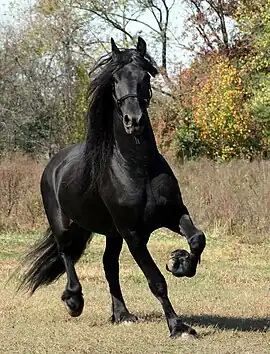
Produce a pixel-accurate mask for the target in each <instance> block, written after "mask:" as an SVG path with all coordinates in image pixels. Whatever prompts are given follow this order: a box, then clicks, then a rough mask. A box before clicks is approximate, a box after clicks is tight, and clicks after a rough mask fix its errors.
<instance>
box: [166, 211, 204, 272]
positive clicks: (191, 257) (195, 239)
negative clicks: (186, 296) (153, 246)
mask: <svg viewBox="0 0 270 354" xmlns="http://www.w3.org/2000/svg"><path fill="white" fill-rule="evenodd" d="M179 233H180V234H181V235H182V236H185V238H186V239H187V241H188V244H189V248H190V254H189V253H188V252H187V251H185V250H175V251H173V252H172V253H171V257H170V259H169V261H168V263H167V266H166V268H167V270H169V271H170V272H172V274H173V275H175V276H176V277H183V276H186V277H193V276H194V275H195V274H196V269H197V264H198V263H200V257H201V254H202V252H203V250H204V248H205V245H206V239H205V235H204V233H203V232H202V231H201V230H199V229H197V228H196V226H195V225H194V224H193V222H192V220H191V217H190V215H189V213H188V211H187V209H186V208H184V212H183V213H182V216H181V217H180V222H179Z"/></svg>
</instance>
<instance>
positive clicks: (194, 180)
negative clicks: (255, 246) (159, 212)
mask: <svg viewBox="0 0 270 354" xmlns="http://www.w3.org/2000/svg"><path fill="white" fill-rule="evenodd" d="M176 173H177V175H178V178H179V183H180V186H181V190H182V195H183V198H184V201H185V203H186V205H187V206H188V209H189V211H190V213H191V214H192V215H193V217H194V219H195V220H196V221H197V223H198V224H199V225H200V226H201V227H204V228H205V229H206V230H209V229H219V230H221V229H222V232H221V233H222V235H224V236H225V237H226V236H233V237H237V238H239V240H240V241H242V242H248V243H257V242H261V241H263V240H268V239H269V221H270V220H269V219H270V217H269V215H270V161H253V162H248V161H244V160H233V161H231V162H228V163H222V164H219V163H215V162H213V161H209V160H206V159H205V160H204V159H202V160H200V161H197V162H195V161H194V162H188V163H186V164H185V165H183V166H181V167H179V168H177V169H176Z"/></svg>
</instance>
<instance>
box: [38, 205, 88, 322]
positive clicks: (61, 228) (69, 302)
mask: <svg viewBox="0 0 270 354" xmlns="http://www.w3.org/2000/svg"><path fill="white" fill-rule="evenodd" d="M44 199H45V198H44ZM45 203H46V201H45ZM45 203H44V204H45ZM45 205H46V204H45ZM46 211H47V217H48V220H49V223H50V226H51V229H52V233H53V235H54V238H55V241H56V244H57V249H58V253H59V256H60V257H61V259H62V261H63V263H64V266H65V271H66V274H67V284H66V289H65V291H64V292H63V295H62V300H63V301H64V302H65V304H66V308H67V310H68V313H69V314H70V315H71V316H73V317H76V316H79V315H80V314H81V313H82V311H83V307H84V300H83V295H82V286H81V284H80V282H79V279H78V276H77V273H76V270H75V266H74V265H75V263H76V262H77V261H78V260H79V258H80V257H81V255H82V253H83V251H84V249H85V247H86V244H87V241H88V240H89V239H90V237H91V233H90V232H89V231H87V230H85V229H83V228H81V227H80V226H78V225H77V224H75V223H73V222H72V223H71V224H70V220H69V219H68V218H67V217H66V216H65V215H64V214H63V212H62V210H61V209H60V206H59V205H58V203H57V202H56V201H55V205H54V208H53V207H52V205H51V204H50V208H49V209H47V210H46Z"/></svg>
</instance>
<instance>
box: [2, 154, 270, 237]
mask: <svg viewBox="0 0 270 354" xmlns="http://www.w3.org/2000/svg"><path fill="white" fill-rule="evenodd" d="M44 166H45V162H37V161H34V160H32V159H31V158H29V157H27V156H22V155H20V154H13V155H9V156H6V157H5V158H2V160H0V196H1V198H0V229H2V230H3V229H4V230H6V229H9V230H20V231H24V230H27V231H30V230H33V229H38V228H45V227H46V225H47V221H46V218H45V216H44V211H43V206H42V202H41V197H40V191H39V181H40V176H41V174H42V171H43V169H44ZM175 173H176V175H177V177H178V179H179V183H180V187H181V191H182V196H183V199H184V202H185V204H186V205H187V207H188V209H189V211H190V214H191V215H192V216H193V218H194V220H195V221H196V223H197V224H198V226H200V227H201V228H203V229H204V230H205V231H206V232H207V231H210V230H213V229H215V230H218V234H220V235H222V237H237V238H238V239H239V240H240V241H242V242H248V243H257V242H261V241H263V240H268V239H269V215H270V161H253V162H247V161H241V160H234V161H231V162H228V163H222V164H219V163H216V162H213V161H209V160H207V159H202V160H200V161H193V162H187V163H186V164H185V165H182V166H178V167H176V168H175Z"/></svg>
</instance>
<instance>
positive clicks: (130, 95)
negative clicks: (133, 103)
mask: <svg viewBox="0 0 270 354" xmlns="http://www.w3.org/2000/svg"><path fill="white" fill-rule="evenodd" d="M130 97H131V98H137V100H138V101H143V102H144V103H145V104H146V108H148V107H149V104H150V100H151V98H152V89H151V87H149V97H147V98H144V97H141V96H138V95H136V94H135V93H130V94H127V95H125V96H122V97H120V98H116V96H115V92H113V98H114V100H115V102H116V104H117V107H118V110H119V112H120V113H121V115H122V112H121V105H122V103H123V102H124V101H125V100H126V99H127V98H130Z"/></svg>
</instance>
